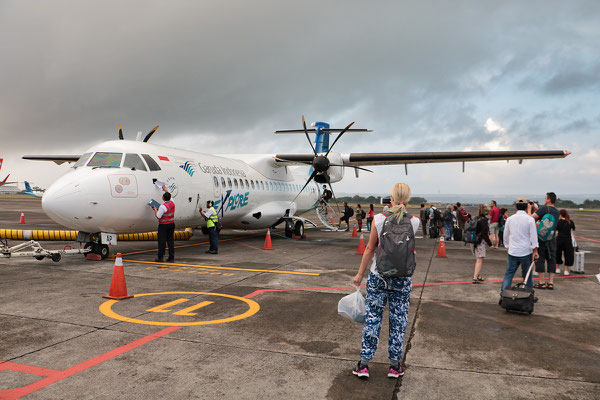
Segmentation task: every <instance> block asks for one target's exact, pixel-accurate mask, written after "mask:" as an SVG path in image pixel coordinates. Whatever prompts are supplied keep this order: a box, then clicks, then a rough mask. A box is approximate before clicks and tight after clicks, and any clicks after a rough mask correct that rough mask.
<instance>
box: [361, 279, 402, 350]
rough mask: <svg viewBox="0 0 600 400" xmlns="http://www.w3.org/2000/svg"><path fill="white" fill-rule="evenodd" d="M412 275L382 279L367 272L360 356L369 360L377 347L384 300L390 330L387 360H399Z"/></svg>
mask: <svg viewBox="0 0 600 400" xmlns="http://www.w3.org/2000/svg"><path fill="white" fill-rule="evenodd" d="M411 289H412V278H385V277H382V276H381V275H377V274H373V273H370V274H369V279H367V298H366V306H367V315H366V316H365V326H364V329H363V339H362V348H361V351H360V358H361V359H362V360H366V361H368V360H371V359H372V358H373V356H374V355H375V350H377V345H378V343H379V333H380V331H381V319H382V316H383V310H384V309H385V303H386V302H388V301H389V303H390V306H389V308H390V332H389V344H388V351H389V359H390V360H393V361H401V360H402V343H403V342H404V334H405V333H406V322H407V315H408V306H409V303H410V291H411Z"/></svg>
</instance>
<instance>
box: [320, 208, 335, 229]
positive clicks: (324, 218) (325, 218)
mask: <svg viewBox="0 0 600 400" xmlns="http://www.w3.org/2000/svg"><path fill="white" fill-rule="evenodd" d="M317 216H318V217H319V221H321V223H322V224H323V225H325V228H327V230H330V231H337V230H338V228H337V226H335V225H334V224H332V223H331V219H332V218H336V214H335V211H334V210H333V208H332V207H331V206H330V205H329V204H327V203H323V202H320V203H319V205H318V206H317Z"/></svg>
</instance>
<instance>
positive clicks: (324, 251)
mask: <svg viewBox="0 0 600 400" xmlns="http://www.w3.org/2000/svg"><path fill="white" fill-rule="evenodd" d="M21 211H24V212H25V218H26V222H27V223H26V225H19V224H18V221H19V216H20V212H21ZM307 217H308V218H309V219H312V220H314V221H318V219H317V218H316V216H314V215H312V213H309V214H308V215H307ZM572 218H573V220H574V221H575V223H576V225H577V235H578V236H581V237H585V238H586V239H579V242H580V244H581V245H582V246H583V247H584V248H585V249H586V250H590V251H591V253H588V254H586V269H585V272H586V274H585V275H571V276H568V277H562V276H561V277H557V279H556V281H555V290H553V291H550V290H538V291H537V293H536V295H537V296H538V297H539V302H538V303H537V304H536V305H535V311H534V313H533V314H532V315H519V314H512V313H507V312H505V311H504V310H503V309H501V308H500V307H499V306H498V304H497V303H498V295H499V289H500V282H501V280H502V278H503V276H504V271H505V269H506V250H504V249H500V250H494V251H491V250H489V249H488V258H487V259H486V260H485V262H484V267H483V273H482V274H483V276H484V277H485V278H486V281H485V282H484V283H483V284H480V285H473V284H472V283H471V277H472V273H473V265H474V258H473V256H472V255H471V251H470V249H469V248H468V247H465V246H464V245H463V243H456V242H447V243H446V248H447V256H448V257H447V258H438V257H436V252H437V240H433V239H428V238H421V239H418V240H417V258H418V259H417V269H416V272H415V275H414V277H413V290H412V295H411V305H410V309H409V323H408V328H407V329H408V330H407V335H406V337H405V342H404V345H405V360H404V365H405V367H406V375H405V376H404V377H402V378H400V379H389V378H387V377H386V373H387V368H388V365H389V364H388V359H387V323H386V322H385V321H386V319H387V312H386V316H384V325H383V328H382V334H381V337H380V347H379V349H378V351H377V353H376V355H375V358H374V360H373V361H372V362H371V364H370V369H371V377H370V379H368V380H361V379H358V378H356V377H355V376H353V375H352V373H351V370H352V368H353V367H354V366H355V364H356V362H357V360H358V359H359V355H358V354H359V351H360V343H361V334H362V326H361V325H359V324H356V323H353V322H351V321H349V320H346V319H344V318H342V317H341V316H339V315H338V314H337V302H338V301H339V300H340V298H341V297H342V296H344V295H346V294H349V293H351V292H352V291H353V290H354V289H353V288H352V283H351V279H352V277H353V276H354V275H355V274H356V271H357V269H358V265H359V263H360V259H361V256H359V255H356V254H355V253H356V249H357V246H358V238H355V237H351V235H350V233H348V232H326V231H322V230H321V229H307V231H306V233H307V238H306V239H303V240H293V239H286V238H285V237H283V235H282V231H273V232H272V241H273V250H263V245H264V240H265V232H256V231H223V235H222V236H221V242H220V245H219V246H220V247H219V254H218V255H210V254H205V250H207V249H208V245H207V237H206V236H203V235H202V234H201V233H198V234H197V235H194V236H193V237H192V239H191V240H189V241H181V242H176V246H179V247H178V248H177V249H176V260H175V263H174V264H166V263H164V264H157V263H154V262H153V260H154V258H155V255H156V251H155V249H156V244H155V243H153V242H120V243H119V244H118V246H116V249H111V250H113V251H115V250H116V251H119V252H121V253H123V259H124V269H125V277H126V283H127V290H128V292H129V294H134V295H135V297H134V298H132V299H127V300H121V301H115V300H107V299H104V298H102V296H104V295H107V294H108V290H109V286H110V283H111V277H112V274H113V266H114V261H111V260H105V261H86V260H85V259H84V258H83V257H82V256H81V255H76V256H64V257H63V259H62V260H61V261H60V262H58V263H54V262H52V261H51V260H49V259H45V260H42V261H37V260H35V259H32V258H12V259H4V258H0V399H16V398H26V399H75V398H77V399H96V398H103V399H114V398H122V399H157V398H164V399H213V398H225V399H230V398H231V399H257V398H264V399H289V398H295V399H297V398H311V399H397V398H406V399H419V400H425V399H440V398H444V399H448V398H451V399H455V398H456V399H520V398H523V399H524V398H543V399H598V398H600V284H599V283H598V279H597V278H596V277H595V276H594V275H595V274H597V273H598V272H600V270H599V268H600V213H598V212H594V211H574V212H573V213H572ZM0 228H17V229H22V228H25V229H38V228H39V229H59V228H60V227H59V226H57V225H56V224H54V223H53V222H52V221H51V220H49V219H48V218H47V217H46V215H45V214H44V213H43V211H42V209H41V206H40V200H39V199H21V198H19V199H14V198H8V197H3V198H0ZM16 243H18V242H15V241H10V244H11V245H14V244H16ZM42 244H43V246H44V247H45V248H48V249H61V248H62V247H63V246H64V245H67V244H68V245H73V243H61V242H43V243H42ZM517 275H518V274H517ZM365 278H366V277H365ZM363 282H364V281H363ZM363 293H364V289H363Z"/></svg>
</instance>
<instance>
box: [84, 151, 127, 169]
mask: <svg viewBox="0 0 600 400" xmlns="http://www.w3.org/2000/svg"><path fill="white" fill-rule="evenodd" d="M121 158H123V153H105V152H101V151H99V152H97V153H96V154H94V157H92V159H91V160H90V162H89V163H88V167H115V168H118V167H120V166H121Z"/></svg>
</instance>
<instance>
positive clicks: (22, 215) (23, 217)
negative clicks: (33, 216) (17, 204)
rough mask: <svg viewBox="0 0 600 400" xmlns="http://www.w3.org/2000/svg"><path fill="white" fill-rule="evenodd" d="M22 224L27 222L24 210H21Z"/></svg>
mask: <svg viewBox="0 0 600 400" xmlns="http://www.w3.org/2000/svg"><path fill="white" fill-rule="evenodd" d="M19 223H20V224H24V223H25V214H23V211H21V219H20V220H19Z"/></svg>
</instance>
